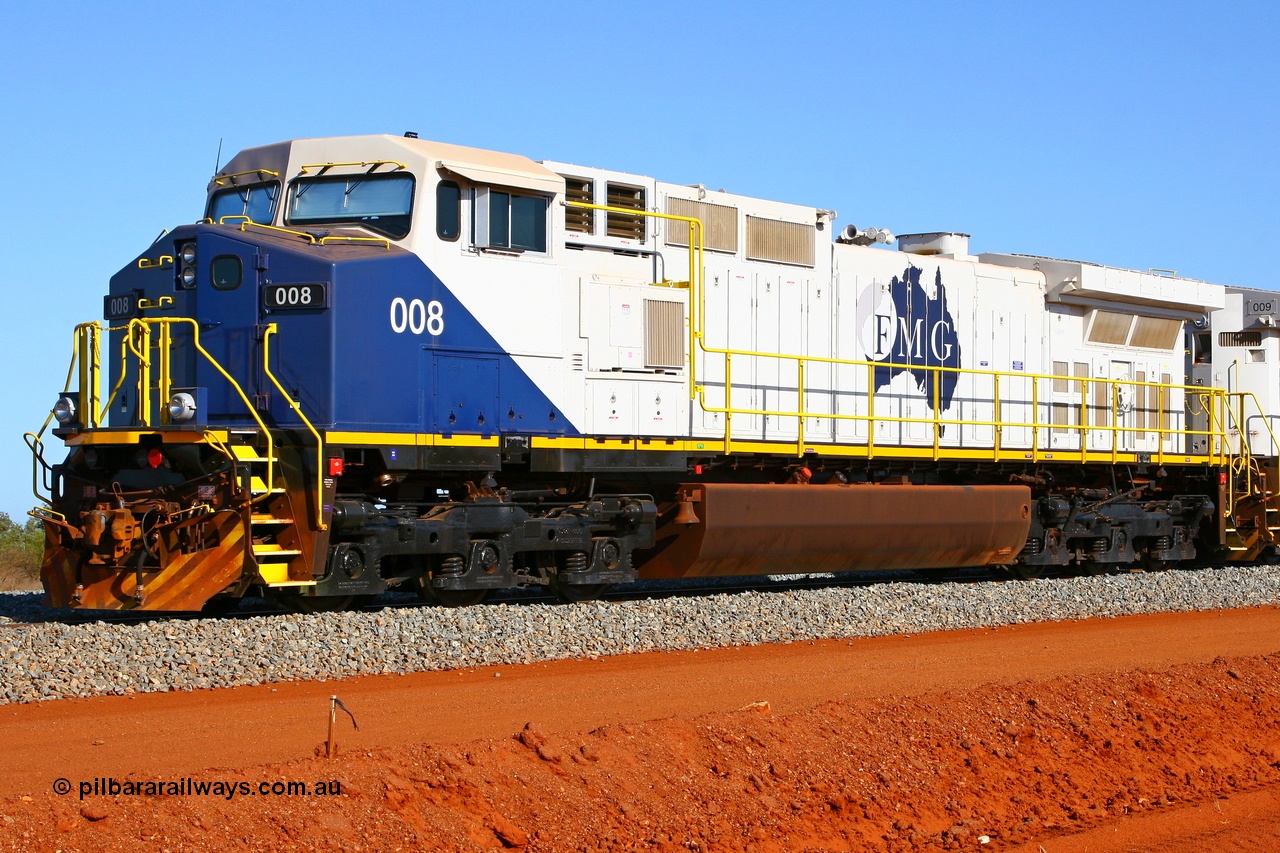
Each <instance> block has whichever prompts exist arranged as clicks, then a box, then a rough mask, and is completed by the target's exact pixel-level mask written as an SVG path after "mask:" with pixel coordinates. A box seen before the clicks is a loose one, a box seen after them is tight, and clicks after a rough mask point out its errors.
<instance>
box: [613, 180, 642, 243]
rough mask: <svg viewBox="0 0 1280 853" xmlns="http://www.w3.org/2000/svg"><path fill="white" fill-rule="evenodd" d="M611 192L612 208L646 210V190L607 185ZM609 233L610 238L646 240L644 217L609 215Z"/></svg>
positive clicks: (621, 214)
mask: <svg viewBox="0 0 1280 853" xmlns="http://www.w3.org/2000/svg"><path fill="white" fill-rule="evenodd" d="M605 186H606V187H607V188H608V191H609V206H610V207H625V208H628V209H630V210H644V190H643V189H640V188H639V187H627V186H623V185H622V184H614V183H610V184H606V185H605ZM606 222H607V224H608V228H607V232H608V234H609V236H610V237H622V238H625V239H627V240H639V241H643V240H644V217H643V216H638V215H636V214H631V213H613V212H612V211H611V212H610V213H609V215H608V217H607V218H606Z"/></svg>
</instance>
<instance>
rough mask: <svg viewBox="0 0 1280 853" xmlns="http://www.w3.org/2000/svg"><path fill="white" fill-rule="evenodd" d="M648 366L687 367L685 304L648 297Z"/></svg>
mask: <svg viewBox="0 0 1280 853" xmlns="http://www.w3.org/2000/svg"><path fill="white" fill-rule="evenodd" d="M644 366H645V367H649V368H671V369H679V368H683V367H684V304H683V303H681V302H666V301H663V300H659V299H646V300H645V301H644Z"/></svg>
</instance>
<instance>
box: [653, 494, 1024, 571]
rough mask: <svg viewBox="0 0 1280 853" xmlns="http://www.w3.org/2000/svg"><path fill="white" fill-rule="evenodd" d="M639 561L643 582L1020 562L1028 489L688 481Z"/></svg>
mask: <svg viewBox="0 0 1280 853" xmlns="http://www.w3.org/2000/svg"><path fill="white" fill-rule="evenodd" d="M680 494H681V496H682V497H683V498H684V501H683V502H680V503H674V504H672V505H670V506H669V507H667V508H666V509H665V511H664V512H663V513H662V516H661V518H660V519H659V527H658V535H657V544H656V546H655V547H654V548H653V549H651V550H648V551H646V552H644V553H643V554H637V555H636V556H637V561H638V562H639V561H643V562H640V564H639V565H640V576H641V577H642V578H673V577H711V576H718V575H759V574H794V573H801V572H850V571H874V570H882V569H933V568H951V567H960V566H986V565H999V564H1005V563H1010V562H1012V561H1013V558H1014V557H1016V556H1017V554H1018V551H1020V550H1021V549H1022V546H1023V544H1024V543H1025V542H1026V540H1027V531H1028V529H1029V528H1030V526H1031V490H1030V489H1029V488H1027V487H1026V486H1018V485H1009V486H910V485H862V484H859V485H838V486H837V485H826V486H812V485H798V484H796V485H791V484H788V485H774V484H763V485H739V484H727V483H685V484H682V485H681V487H680Z"/></svg>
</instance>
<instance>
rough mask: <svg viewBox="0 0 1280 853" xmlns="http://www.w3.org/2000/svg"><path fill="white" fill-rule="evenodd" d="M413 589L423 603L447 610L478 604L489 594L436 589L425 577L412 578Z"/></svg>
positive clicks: (481, 590) (477, 591)
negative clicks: (446, 608)
mask: <svg viewBox="0 0 1280 853" xmlns="http://www.w3.org/2000/svg"><path fill="white" fill-rule="evenodd" d="M413 588H414V590H416V591H417V593H418V598H421V599H422V600H423V601H427V602H430V603H431V604H437V605H439V606H440V607H449V608H454V607H470V606H471V605H473V604H479V603H480V602H482V601H484V600H485V599H486V598H488V597H489V592H490V590H487V589H436V588H435V587H433V586H432V585H431V578H429V577H427V576H426V575H419V576H418V577H416V578H414V579H413Z"/></svg>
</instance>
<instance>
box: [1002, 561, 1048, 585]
mask: <svg viewBox="0 0 1280 853" xmlns="http://www.w3.org/2000/svg"><path fill="white" fill-rule="evenodd" d="M1006 568H1007V569H1008V570H1009V574H1011V575H1013V577H1014V578H1015V579H1016V580H1020V581H1033V580H1039V579H1040V578H1042V577H1044V566H1037V565H1035V564H1032V563H1014V564H1013V565H1012V566H1006Z"/></svg>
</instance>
